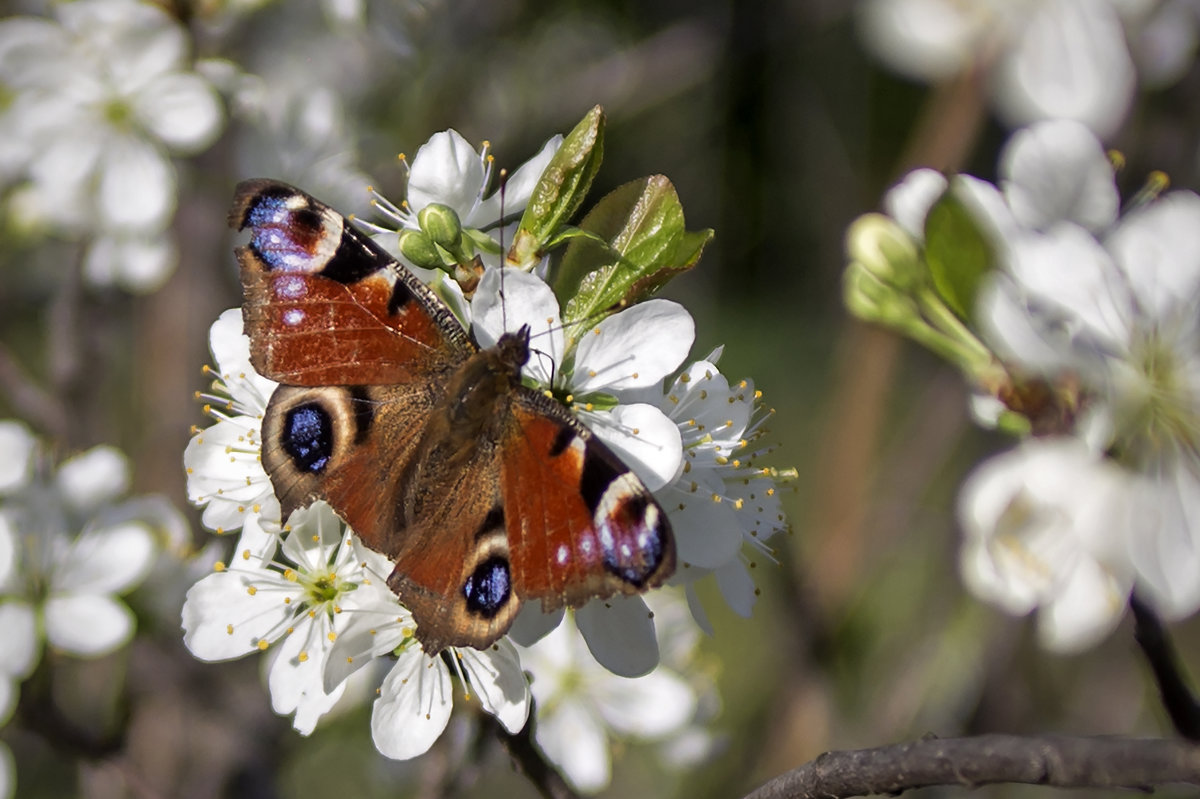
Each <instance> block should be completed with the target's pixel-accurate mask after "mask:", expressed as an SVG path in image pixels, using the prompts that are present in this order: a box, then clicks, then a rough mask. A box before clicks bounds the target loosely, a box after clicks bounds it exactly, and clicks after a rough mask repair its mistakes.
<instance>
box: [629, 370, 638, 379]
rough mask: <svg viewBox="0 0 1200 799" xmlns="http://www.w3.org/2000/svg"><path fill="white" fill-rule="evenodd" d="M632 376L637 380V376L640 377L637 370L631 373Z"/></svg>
mask: <svg viewBox="0 0 1200 799" xmlns="http://www.w3.org/2000/svg"><path fill="white" fill-rule="evenodd" d="M630 377H632V378H633V379H634V380H637V378H638V373H637V372H634V373H633V374H631V375H630Z"/></svg>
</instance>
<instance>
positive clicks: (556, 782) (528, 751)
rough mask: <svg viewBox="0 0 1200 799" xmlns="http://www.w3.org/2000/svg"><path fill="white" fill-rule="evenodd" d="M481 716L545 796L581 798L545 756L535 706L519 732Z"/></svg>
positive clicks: (518, 765)
mask: <svg viewBox="0 0 1200 799" xmlns="http://www.w3.org/2000/svg"><path fill="white" fill-rule="evenodd" d="M480 716H481V718H483V719H485V723H488V724H491V725H493V729H494V730H495V732H496V737H497V738H498V739H499V740H500V743H501V745H503V746H504V750H505V751H506V752H508V755H509V757H511V758H512V759H513V764H514V765H515V766H516V767H517V770H518V771H520V772H521V773H522V774H524V775H525V777H526V778H527V779H528V780H529V782H530V783H532V784H533V787H534V788H536V789H537V792H538V793H539V794H541V795H542V797H543V799H579V794H577V793H575V791H574V790H572V789H571V786H570V785H568V784H567V781H566V780H564V779H563V778H562V775H561V774H559V773H558V771H557V770H556V769H555V768H554V766H553V765H551V764H550V762H549V761H548V760H546V756H545V755H543V754H542V750H541V749H539V748H538V745H537V744H536V743H535V742H534V740H533V724H534V714H533V708H530V711H529V721H528V722H526V724H525V726H524V727H523V728H522V729H521V731H520V732H517V733H509V732H508V731H507V730H505V729H504V727H503V726H501V725H500V722H498V721H496V720H495V719H494V718H492V717H491V716H488V715H487V714H480Z"/></svg>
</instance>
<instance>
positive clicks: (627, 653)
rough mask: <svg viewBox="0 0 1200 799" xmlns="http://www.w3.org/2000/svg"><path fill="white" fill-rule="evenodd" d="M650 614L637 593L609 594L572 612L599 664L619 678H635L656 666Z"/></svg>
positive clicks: (656, 657)
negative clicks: (616, 595)
mask: <svg viewBox="0 0 1200 799" xmlns="http://www.w3.org/2000/svg"><path fill="white" fill-rule="evenodd" d="M652 615H653V614H651V613H650V609H649V608H647V607H646V603H645V601H643V600H642V598H641V597H640V596H632V597H613V598H611V599H606V600H604V601H595V602H589V603H588V604H586V605H584V606H583V607H582V608H580V609H579V610H577V611H575V623H576V625H578V627H579V632H580V633H581V634H582V635H583V640H584V641H586V642H587V646H588V650H590V651H591V653H592V656H593V657H594V658H596V661H597V662H598V663H599V664H600V665H601V666H603V667H604V668H606V669H608V670H609V671H611V672H612V673H613V674H617V675H620V676H622V677H639V676H641V675H643V674H647V673H649V672H650V670H651V669H653V668H654V667H655V666H657V665H658V640H657V639H656V638H655V636H654V621H653V619H652V618H651V617H652Z"/></svg>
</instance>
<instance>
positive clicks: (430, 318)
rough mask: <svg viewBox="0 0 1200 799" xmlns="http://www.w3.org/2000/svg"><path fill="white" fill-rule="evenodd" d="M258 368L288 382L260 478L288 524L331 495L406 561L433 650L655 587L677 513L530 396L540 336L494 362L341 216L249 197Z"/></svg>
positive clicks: (300, 203)
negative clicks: (534, 602) (669, 515)
mask: <svg viewBox="0 0 1200 799" xmlns="http://www.w3.org/2000/svg"><path fill="white" fill-rule="evenodd" d="M230 223H231V225H233V226H234V227H236V228H238V229H243V228H249V229H250V230H251V240H250V243H249V245H247V246H244V247H240V248H239V249H238V257H239V261H240V263H241V268H242V283H243V288H244V291H245V305H244V306H243V317H244V320H245V326H246V332H247V334H248V335H249V337H250V340H251V361H252V363H253V365H254V367H255V368H256V369H257V370H258V371H259V372H261V373H262V374H264V375H266V376H267V377H270V378H271V379H273V380H276V381H278V382H280V383H281V385H280V386H279V388H278V389H277V390H276V391H275V393H274V394H273V395H272V397H271V400H270V402H269V404H268V407H267V411H266V413H265V416H264V419H263V453H262V457H263V466H264V468H265V469H266V471H267V473H268V475H269V476H270V478H271V481H272V484H273V487H274V488H275V492H276V494H277V495H278V496H279V498H280V501H281V504H282V507H283V511H284V515H285V517H286V515H287V514H289V513H290V512H291V511H292V510H294V509H295V508H297V507H302V506H304V505H307V504H308V503H310V502H312V501H314V500H317V499H324V500H326V501H328V502H329V503H330V504H331V505H332V506H333V508H334V509H335V510H336V511H337V512H338V513H339V515H341V516H342V518H343V519H345V521H346V522H347V523H348V524H350V526H351V527H352V528H353V529H354V530H355V532H356V533H358V535H359V536H360V538H361V539H362V540H363V542H364V543H365V544H366V545H367V546H369V547H371V548H372V549H375V550H377V551H379V552H382V553H384V554H385V555H387V556H388V557H390V558H392V559H393V560H394V561H395V563H396V566H395V569H394V571H393V572H392V574H391V575H389V576H388V578H387V582H388V585H389V586H390V587H391V588H392V589H393V590H394V591H395V592H396V593H397V594H398V595H399V597H400V600H401V602H403V603H404V604H405V606H406V607H408V608H409V610H410V611H412V613H413V618H414V620H415V622H416V635H417V638H418V640H420V641H421V643H422V645H423V647H424V648H425V650H426V651H428V652H431V653H432V652H435V651H438V650H440V649H442V648H444V647H446V646H475V647H480V648H482V647H486V646H488V645H490V644H491V643H492V642H494V641H495V640H496V639H497V638H499V637H500V636H501V635H503V634H504V632H505V631H506V630H507V629H508V627H509V626H510V625H511V623H512V620H513V618H514V617H515V615H516V612H517V610H518V609H519V608H520V606H521V602H522V601H523V600H531V599H539V600H541V603H542V607H543V609H544V610H552V609H555V608H558V607H562V606H564V605H566V606H578V605H581V604H583V603H584V602H586V601H588V600H589V599H591V598H593V597H607V596H612V595H614V594H633V593H639V592H641V591H644V590H646V589H647V588H650V587H654V586H657V585H661V584H662V583H663V582H664V581H665V580H666V579H667V577H669V576H670V574H671V572H672V571H673V570H674V565H675V550H674V540H673V537H672V533H671V530H670V525H669V524H668V522H667V519H666V515H665V513H664V512H663V511H662V509H661V508H660V507H659V506H658V504H657V503H656V502H655V500H654V499H653V497H652V496H651V495H650V492H649V491H648V490H647V489H646V487H645V486H644V485H643V484H642V483H641V481H640V480H638V478H637V477H636V476H635V475H634V474H633V473H632V472H631V471H630V470H629V468H628V467H627V466H625V464H623V463H622V462H621V461H620V459H619V458H618V457H617V456H616V455H615V454H614V453H613V452H612V451H611V450H610V449H609V448H608V447H606V446H605V445H604V444H603V443H602V442H601V441H599V440H598V439H597V438H596V437H595V436H594V435H593V434H592V433H591V431H589V430H588V429H587V428H586V427H585V426H584V425H583V424H582V423H580V422H579V420H578V419H577V418H576V417H575V416H574V415H573V414H572V413H571V412H570V411H569V410H567V409H566V408H565V407H563V406H562V405H561V404H559V403H558V402H557V401H556V400H554V399H552V398H550V397H548V396H546V395H545V394H543V393H542V392H539V391H537V390H534V389H532V388H529V387H527V386H525V385H522V383H521V368H522V366H524V364H525V363H526V361H527V360H528V358H529V346H530V345H529V337H530V333H529V329H528V328H527V327H525V328H522V329H521V330H519V331H517V332H515V333H512V332H510V333H506V334H505V335H503V336H502V337H501V338H500V340H499V341H498V342H497V344H496V346H495V347H492V348H489V349H480V348H479V347H478V346H477V345H476V344H475V343H474V341H473V340H472V339H471V337H470V336H469V335H468V334H467V332H466V330H464V329H463V327H462V325H461V324H460V323H459V322H458V321H457V319H456V318H455V317H454V315H453V314H452V313H451V312H450V310H449V309H448V308H447V307H446V306H445V304H444V303H442V301H441V300H440V299H439V298H438V297H437V296H436V295H435V294H434V293H433V292H432V291H431V290H430V289H429V288H428V287H426V286H425V285H424V284H423V283H421V281H420V280H418V279H417V278H416V276H415V275H413V274H412V273H411V272H410V271H408V270H407V269H406V268H405V267H403V266H402V265H400V264H399V263H397V262H396V261H395V260H394V259H393V258H392V257H391V256H390V255H388V254H387V253H386V252H385V251H384V250H382V249H381V248H380V247H378V246H377V245H376V244H375V243H374V242H372V241H371V240H370V239H369V238H368V237H367V236H365V235H364V234H362V233H360V232H359V231H357V230H356V229H355V228H353V227H352V226H351V225H349V224H348V223H347V222H346V220H345V219H344V218H343V217H341V215H339V214H338V213H337V212H336V211H333V209H331V208H329V207H328V206H325V205H324V204H322V203H320V202H319V201H317V200H315V199H313V198H312V197H309V196H308V195H306V194H304V193H303V192H301V191H299V190H298V189H294V188H292V187H290V186H287V185H285V184H282V183H276V182H273V181H263V180H259V181H247V182H246V183H243V184H241V185H240V186H239V187H238V191H237V196H236V199H235V202H234V207H233V210H232V211H231V214H230Z"/></svg>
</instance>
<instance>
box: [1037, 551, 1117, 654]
mask: <svg viewBox="0 0 1200 799" xmlns="http://www.w3.org/2000/svg"><path fill="white" fill-rule="evenodd" d="M1130 587H1131V585H1130V581H1128V580H1120V579H1118V578H1116V577H1115V576H1114V575H1113V574H1112V573H1111V572H1109V571H1107V570H1106V569H1103V568H1101V567H1100V565H1099V564H1097V563H1096V561H1094V560H1082V561H1081V562H1080V563H1079V564H1078V566H1077V567H1076V568H1075V569H1074V570H1073V572H1072V573H1071V574H1070V576H1069V577H1068V578H1067V580H1066V581H1065V583H1064V585H1063V586H1062V589H1061V590H1060V592H1059V593H1058V594H1057V595H1056V596H1055V597H1054V598H1053V600H1051V601H1050V602H1049V603H1048V604H1047V605H1046V606H1045V607H1043V608H1042V609H1041V611H1039V613H1038V639H1039V640H1040V641H1041V643H1042V646H1044V647H1046V648H1047V649H1049V650H1052V651H1055V652H1063V653H1071V652H1081V651H1083V650H1084V649H1087V648H1088V647H1090V646H1092V645H1093V644H1096V643H1097V642H1099V641H1100V640H1102V639H1103V638H1104V637H1105V636H1107V635H1108V634H1109V633H1111V632H1112V631H1113V630H1114V629H1115V628H1116V626H1117V623H1118V622H1120V621H1121V616H1122V615H1124V613H1125V608H1126V607H1127V605H1128V602H1129V589H1130Z"/></svg>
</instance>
